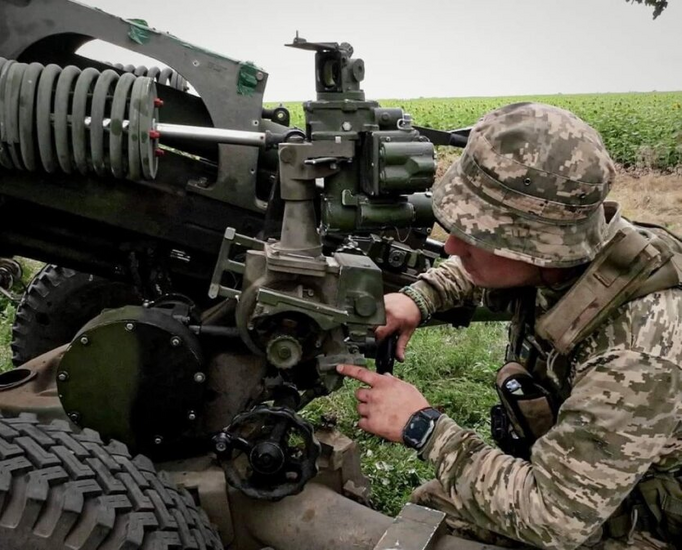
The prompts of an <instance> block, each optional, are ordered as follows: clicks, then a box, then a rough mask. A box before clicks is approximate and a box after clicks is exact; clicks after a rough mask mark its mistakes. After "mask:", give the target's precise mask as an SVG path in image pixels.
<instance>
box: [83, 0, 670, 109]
mask: <svg viewBox="0 0 682 550" xmlns="http://www.w3.org/2000/svg"><path fill="white" fill-rule="evenodd" d="M81 1H82V2H83V3H85V4H89V5H91V6H95V7H98V8H101V9H103V10H104V11H107V12H109V13H112V14H114V15H118V16H121V17H125V18H137V19H144V20H146V21H147V22H148V23H149V25H150V26H152V27H155V28H156V29H158V30H162V31H168V32H171V33H172V34H174V35H176V36H178V37H180V38H181V39H183V40H185V41H187V42H191V43H194V44H196V45H198V46H201V47H204V48H207V49H210V50H213V51H215V52H218V53H221V54H223V55H226V56H228V57H231V58H233V59H239V60H242V61H252V62H254V63H255V64H256V65H258V66H259V67H261V68H263V69H264V70H265V71H266V72H267V73H268V74H269V77H268V85H267V88H266V91H265V100H266V101H299V100H306V99H313V98H314V97H315V85H314V76H313V53H312V52H305V51H301V50H295V49H292V48H286V47H284V44H285V43H289V42H291V40H292V39H293V37H294V35H295V34H296V31H298V32H299V34H300V36H301V37H303V38H306V39H307V40H309V41H318V42H349V43H350V44H352V45H353V47H354V50H355V55H354V57H359V58H362V59H363V60H364V61H365V69H366V71H365V74H366V77H365V81H364V82H363V86H362V87H363V89H364V90H365V92H366V94H367V97H368V98H373V99H389V98H399V99H408V98H417V97H469V96H506V95H532V94H556V93H563V94H570V93H589V92H630V91H653V90H658V91H669V90H682V2H680V1H677V0H672V1H671V2H670V5H669V7H668V8H667V9H666V10H665V11H664V12H663V14H662V15H661V16H660V17H659V18H658V19H657V20H656V21H653V20H652V10H651V8H650V7H647V6H641V5H633V4H629V3H627V2H625V0H406V1H403V0H344V1H343V2H340V1H337V2H332V1H327V0H279V1H275V0H239V1H236V0H172V1H170V0H81ZM82 53H84V54H86V55H89V56H91V57H95V58H97V59H101V60H107V61H112V62H121V63H124V64H126V63H134V64H139V63H140V61H141V60H140V59H139V57H137V56H136V55H135V54H131V53H128V52H124V51H121V52H118V51H114V50H113V47H111V46H106V45H103V44H96V43H93V44H89V45H87V46H85V48H84V50H83V51H82ZM112 55H115V56H116V57H115V58H113V59H112ZM145 64H147V63H145Z"/></svg>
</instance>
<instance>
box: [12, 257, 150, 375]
mask: <svg viewBox="0 0 682 550" xmlns="http://www.w3.org/2000/svg"><path fill="white" fill-rule="evenodd" d="M140 303H142V298H141V297H140V295H139V293H138V292H137V291H136V290H135V289H134V288H133V287H132V286H130V285H128V284H125V283H121V282H115V281H110V280H108V279H104V278H102V277H96V276H94V275H88V274H87V273H80V272H78V271H73V270H72V269H66V268H64V267H59V266H56V265H47V266H45V267H44V268H43V269H41V270H40V271H39V272H38V274H37V275H36V276H35V277H34V278H33V280H32V281H31V284H30V285H29V287H28V289H27V290H26V293H25V294H24V296H23V298H22V299H21V302H19V305H18V306H17V313H16V317H15V321H14V326H13V327H12V344H11V347H12V362H13V363H14V365H15V366H17V367H18V366H19V365H23V364H24V363H26V362H27V361H30V360H31V359H33V358H34V357H38V356H39V355H42V354H43V353H45V352H47V351H50V350H51V349H54V348H56V347H59V346H61V345H62V344H66V343H67V342H70V341H71V339H72V338H73V336H74V335H75V334H76V333H77V332H78V330H79V329H80V328H81V327H82V326H83V325H84V324H85V323H87V322H88V321H89V320H90V319H92V318H93V317H95V316H97V315H99V314H100V313H101V312H102V310H103V309H107V308H117V307H121V306H124V305H131V304H140Z"/></svg>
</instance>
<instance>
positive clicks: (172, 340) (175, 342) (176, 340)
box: [171, 336, 182, 348]
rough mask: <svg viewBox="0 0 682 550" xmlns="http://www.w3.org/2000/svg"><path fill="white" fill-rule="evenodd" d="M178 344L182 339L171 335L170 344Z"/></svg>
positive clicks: (176, 345) (175, 345)
mask: <svg viewBox="0 0 682 550" xmlns="http://www.w3.org/2000/svg"><path fill="white" fill-rule="evenodd" d="M180 344H182V340H181V339H180V338H178V337H177V336H173V338H171V346H173V347H174V348H177V347H178V346H179V345H180Z"/></svg>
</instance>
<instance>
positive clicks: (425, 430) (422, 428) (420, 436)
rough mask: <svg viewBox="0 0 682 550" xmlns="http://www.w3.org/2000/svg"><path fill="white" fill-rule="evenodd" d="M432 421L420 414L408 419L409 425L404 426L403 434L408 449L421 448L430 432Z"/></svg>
mask: <svg viewBox="0 0 682 550" xmlns="http://www.w3.org/2000/svg"><path fill="white" fill-rule="evenodd" d="M432 423H433V420H431V419H429V418H426V416H424V415H422V414H419V413H418V414H415V415H413V416H412V418H410V421H409V423H408V424H407V426H405V434H404V437H403V439H404V440H405V443H406V444H407V445H409V446H410V447H415V448H417V447H419V446H421V444H422V442H423V440H424V438H425V437H426V436H427V435H428V434H429V432H430V431H431V424H432Z"/></svg>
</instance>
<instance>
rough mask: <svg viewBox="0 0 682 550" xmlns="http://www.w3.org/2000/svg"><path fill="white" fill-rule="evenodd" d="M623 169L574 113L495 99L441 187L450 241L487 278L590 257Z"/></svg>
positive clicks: (505, 282)
mask: <svg viewBox="0 0 682 550" xmlns="http://www.w3.org/2000/svg"><path fill="white" fill-rule="evenodd" d="M614 175H615V168H614V165H613V162H612V160H611V158H610V157H609V154H608V153H607V151H606V148H605V147H604V144H603V143H602V140H601V138H600V136H599V134H598V133H597V132H596V130H594V129H593V128H592V127H590V126H589V125H588V124H587V123H586V122H584V121H583V120H581V119H580V118H578V117H577V116H575V115H574V114H572V113H570V112H568V111H565V110H563V109H559V108H557V107H552V106H549V105H543V104H540V103H515V104H512V105H507V106H506V107H502V108H500V109H496V110H494V111H492V112H490V113H488V114H487V115H485V116H484V117H483V118H481V119H480V120H479V121H478V123H477V124H476V125H475V126H474V128H473V129H472V131H471V134H470V136H469V141H468V143H467V146H466V148H465V149H464V152H463V153H462V156H461V158H460V159H459V161H458V162H456V163H455V164H454V165H453V166H452V167H451V168H450V169H449V170H448V171H447V173H446V174H445V175H444V176H443V178H442V179H441V180H439V181H438V182H437V183H436V184H435V185H434V187H433V210H434V214H435V216H436V219H437V220H438V222H439V223H440V224H441V225H442V226H443V227H445V229H446V230H447V231H448V232H449V233H450V235H451V237H450V239H449V240H448V242H447V243H446V251H448V253H450V254H456V255H458V256H461V257H462V261H463V263H464V267H465V269H467V270H468V271H469V273H470V274H471V275H472V279H473V280H474V282H475V283H477V284H480V285H481V286H498V287H499V286H520V285H522V284H528V283H529V281H528V280H527V279H526V278H525V275H526V274H528V275H530V274H534V276H535V277H536V278H537V276H538V274H540V276H541V275H542V273H550V274H552V273H554V272H558V273H559V275H560V274H561V271H557V270H562V271H563V270H564V269H565V268H572V267H575V266H579V265H581V264H585V263H587V262H589V261H590V260H592V259H593V258H594V256H595V255H596V254H597V252H598V251H599V249H600V248H601V247H602V246H603V244H604V242H605V240H606V220H605V218H604V208H603V205H602V203H603V202H604V199H605V198H606V195H607V193H608V192H609V189H610V187H611V182H612V181H613V178H614ZM538 268H540V269H538Z"/></svg>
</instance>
